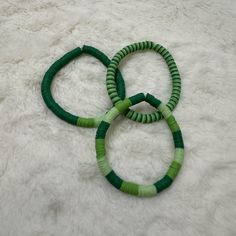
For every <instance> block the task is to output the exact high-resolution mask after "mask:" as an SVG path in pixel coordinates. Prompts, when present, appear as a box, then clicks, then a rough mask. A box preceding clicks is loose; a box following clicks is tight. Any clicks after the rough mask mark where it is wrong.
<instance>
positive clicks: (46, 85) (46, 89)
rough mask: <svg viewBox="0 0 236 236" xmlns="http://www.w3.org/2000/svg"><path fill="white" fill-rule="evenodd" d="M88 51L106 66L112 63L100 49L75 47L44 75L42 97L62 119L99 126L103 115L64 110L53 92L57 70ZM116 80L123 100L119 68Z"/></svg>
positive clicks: (85, 46)
mask: <svg viewBox="0 0 236 236" xmlns="http://www.w3.org/2000/svg"><path fill="white" fill-rule="evenodd" d="M83 53H86V54H89V55H91V56H94V57H95V58H97V59H98V60H99V61H101V62H102V64H103V65H104V66H106V67H107V66H108V65H109V63H110V59H109V58H108V57H107V56H106V55H105V54H104V53H102V52H101V51H99V50H98V49H96V48H94V47H91V46H87V45H84V46H83V48H82V49H81V48H79V47H78V48H75V49H73V50H72V51H70V52H68V53H66V54H65V55H64V56H63V57H61V58H60V59H59V60H57V61H56V62H54V63H53V64H52V65H51V67H50V68H49V69H48V70H47V72H46V73H45V75H44V77H43V81H42V84H41V93H42V97H43V99H44V102H45V103H46V105H47V106H48V108H49V109H50V110H51V111H52V112H53V113H54V114H55V115H56V116H57V117H59V118H61V119H62V120H64V121H66V122H68V123H70V124H72V125H77V126H82V127H97V126H98V125H99V123H100V122H101V120H102V118H103V116H98V117H94V118H83V117H80V116H77V115H73V114H71V113H69V112H67V111H66V110H64V109H63V108H62V107H61V106H60V105H59V104H58V103H57V102H56V101H55V99H54V98H53V95H52V93H51V85H52V82H53V79H54V78H55V75H56V74H57V72H58V71H59V70H60V69H62V68H63V67H64V66H65V65H67V64H68V63H69V62H71V61H72V60H74V59H75V58H77V57H79V56H80V55H81V54H83ZM115 81H116V85H115V88H116V90H117V93H118V94H119V96H120V97H121V99H122V100H123V99H124V98H125V84H124V80H123V77H122V75H121V73H120V71H119V70H117V72H116V75H115Z"/></svg>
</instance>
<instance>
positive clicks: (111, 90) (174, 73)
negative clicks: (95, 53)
mask: <svg viewBox="0 0 236 236" xmlns="http://www.w3.org/2000/svg"><path fill="white" fill-rule="evenodd" d="M146 49H149V50H153V51H155V52H157V53H159V54H160V55H161V56H162V57H163V59H164V60H165V61H166V63H167V65H168V68H169V70H170V74H171V77H172V93H171V97H170V99H169V101H168V103H167V104H166V106H167V107H168V108H169V109H170V110H171V111H172V110H173V109H174V108H175V106H176V105H177V103H178V101H179V97H180V92H181V79H180V74H179V71H178V68H177V65H176V64H175V61H174V59H173V57H172V55H171V54H170V53H169V52H168V51H167V49H165V48H164V47H163V46H161V45H160V44H155V43H153V42H151V41H145V42H139V43H134V44H131V45H128V46H126V47H124V48H122V49H121V50H120V51H119V52H117V53H116V54H115V56H114V57H113V58H112V59H111V63H110V64H109V66H108V68H107V75H106V85H107V91H108V94H109V96H110V98H111V100H112V102H113V104H116V103H117V102H119V101H121V100H123V99H122V98H121V97H120V96H119V94H118V91H117V89H116V83H115V74H116V70H117V69H118V66H119V63H120V62H121V60H122V59H123V58H124V57H126V56H127V55H128V54H130V53H133V52H135V51H142V50H146ZM125 115H126V117H128V118H129V119H131V120H133V121H137V122H142V123H151V122H154V121H158V120H160V119H161V118H162V116H161V113H160V112H159V111H155V112H153V113H150V114H142V113H141V112H136V111H133V110H130V109H128V110H127V111H126V113H125Z"/></svg>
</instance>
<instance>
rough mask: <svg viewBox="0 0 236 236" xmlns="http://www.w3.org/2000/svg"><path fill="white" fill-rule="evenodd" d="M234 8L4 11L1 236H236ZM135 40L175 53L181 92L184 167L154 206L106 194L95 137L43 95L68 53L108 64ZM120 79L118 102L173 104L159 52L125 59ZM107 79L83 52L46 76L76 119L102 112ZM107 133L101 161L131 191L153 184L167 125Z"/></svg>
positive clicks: (55, 6)
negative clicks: (138, 99)
mask: <svg viewBox="0 0 236 236" xmlns="http://www.w3.org/2000/svg"><path fill="white" fill-rule="evenodd" d="M235 10H236V7H235V1H233V0H232V1H229V0H225V1H221V0H215V1H213V0H212V1H203V0H202V1H195V0H191V1H166V0H163V1H154V0H153V1H150V0H145V1H133V0H128V1H124V0H120V1H109V0H100V1H85V0H84V1H64V0H62V1H56V0H50V1H45V0H35V1H27V0H18V1H17V0H11V1H10V0H6V1H1V3H0V33H1V37H0V55H1V57H0V73H1V74H0V111H1V119H0V130H1V134H0V235H1V236H52V235H59V236H65V235H66V236H67V235H68V236H69V235H70V236H74V235H85V236H87V235H88V236H90V235H129V236H142V235H145V236H146V235H148V236H152V235H153V236H156V235H165V236H172V235H174V236H175V235H177V236H178V235H181V236H182V235H183V236H185V235H186V236H189V235H194V236H195V235H220V236H221V235H224V236H225V235H226V236H228V235H236V224H235V219H236V208H235V205H236V185H235V176H236V157H235V153H236V129H235V127H236V119H235V112H236V107H235V101H236V93H235V89H236V84H235V75H236V70H235V60H236V56H235V38H236V33H235V32H236V30H235V20H236V18H235ZM142 40H152V41H154V42H157V43H160V44H162V45H163V46H165V47H166V48H167V49H168V50H169V51H170V53H171V54H172V55H173V57H174V59H175V60H176V63H177V65H178V67H179V70H180V73H181V76H182V88H183V90H182V94H181V99H180V103H179V104H178V106H177V107H176V109H175V110H174V115H175V117H176V119H177V121H178V123H179V124H180V126H181V130H182V132H183V136H184V141H185V148H186V149H185V150H186V153H185V161H184V163H183V168H182V169H181V171H180V173H179V176H178V177H177V178H176V180H175V182H174V184H173V185H172V186H171V187H170V188H169V189H168V190H166V191H165V192H162V193H161V194H160V195H158V196H156V197H154V198H150V199H141V198H137V197H133V196H129V195H127V194H124V193H121V192H119V191H118V190H116V189H115V188H113V187H112V186H111V185H110V184H109V183H108V182H107V181H106V180H105V179H104V177H102V175H101V174H100V173H99V169H98V167H97V163H96V157H95V144H94V143H95V132H96V130H95V129H84V128H76V127H74V126H72V125H69V124H67V123H65V122H63V121H61V120H59V119H58V118H57V117H56V116H55V115H54V114H53V113H52V112H51V111H49V109H48V108H47V107H46V106H45V104H44V102H43V100H42V97H41V94H40V83H41V81H42V77H43V74H44V73H45V71H46V70H47V68H48V67H49V65H50V64H51V63H53V62H54V61H55V60H56V59H58V58H59V57H61V56H62V55H63V54H64V53H65V52H67V51H69V50H71V49H73V48H75V47H77V46H82V45H83V44H88V45H93V46H95V47H98V48H99V49H100V50H102V51H103V52H105V53H106V54H107V55H108V56H109V57H112V56H113V55H114V54H115V53H116V52H117V51H118V50H119V49H120V48H122V47H124V46H126V45H128V44H130V43H132V42H136V41H137V42H138V41H142ZM120 69H121V71H122V73H123V75H124V79H125V81H126V86H127V95H129V96H130V95H133V94H135V93H137V92H145V93H146V92H149V93H152V94H154V95H156V96H157V97H158V98H160V99H161V100H162V101H167V100H168V98H169V96H170V92H171V87H170V86H171V83H170V76H169V74H168V69H167V67H166V65H165V63H164V61H163V60H162V59H161V57H160V56H159V55H156V54H155V53H153V52H146V53H137V54H136V55H131V56H129V57H127V58H126V60H124V61H122V63H121V65H120ZM105 75H106V70H105V68H104V66H103V65H101V64H100V63H99V62H98V61H97V60H95V59H94V58H91V57H89V56H82V57H81V58H80V59H78V60H76V61H75V62H73V63H71V64H70V65H69V66H68V67H66V68H65V69H63V70H62V71H61V72H60V73H59V75H58V76H57V78H56V79H55V83H54V86H53V93H54V94H55V98H56V99H57V100H58V101H59V102H60V103H61V104H62V106H63V107H64V108H66V109H68V110H69V111H71V112H73V113H74V114H76V113H77V114H81V115H84V116H91V115H98V114H102V113H103V112H104V110H107V109H109V107H110V106H111V101H110V100H109V97H108V95H107V93H106V88H105ZM134 109H136V110H139V111H141V110H142V111H146V112H148V111H152V110H153V109H152V108H151V107H150V106H148V105H146V104H145V103H142V104H141V105H138V106H136V107H135V108H134ZM108 135H109V141H108V143H107V149H108V150H109V151H108V157H109V160H110V163H111V165H112V167H113V169H114V170H115V171H116V172H117V173H118V174H119V175H120V176H121V177H122V178H124V179H126V180H128V181H135V182H138V183H140V184H148V183H152V182H154V181H155V180H157V179H158V178H160V177H161V176H163V174H164V173H165V171H166V170H167V168H168V165H169V164H170V163H171V161H172V159H173V155H174V148H173V143H172V137H171V133H170V131H169V129H168V128H167V126H166V124H165V122H164V121H161V122H158V123H153V124H149V125H147V124H146V125H145V124H139V123H134V122H132V121H131V120H128V119H125V118H123V117H119V118H118V119H117V121H116V122H114V123H113V124H112V128H111V129H110V130H109V134H108Z"/></svg>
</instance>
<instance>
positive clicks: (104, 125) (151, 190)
mask: <svg viewBox="0 0 236 236" xmlns="http://www.w3.org/2000/svg"><path fill="white" fill-rule="evenodd" d="M142 101H146V102H148V103H149V104H150V105H152V106H153V107H155V108H157V109H158V110H159V112H160V113H161V115H162V116H163V117H164V119H165V120H166V122H167V124H168V126H169V128H170V130H171V132H172V135H173V140H174V145H175V155H174V160H173V161H172V163H171V165H170V166H169V169H168V170H167V172H166V174H165V176H164V177H163V178H162V179H160V180H157V181H156V182H155V183H154V184H150V185H140V184H137V183H133V182H128V181H125V180H123V179H121V178H120V177H119V176H118V175H117V174H116V173H115V171H114V170H113V169H112V167H111V165H110V163H109V161H108V159H107V156H106V147H105V140H106V133H107V130H108V129H109V127H110V124H111V122H112V121H113V120H114V119H115V118H116V117H117V116H119V114H121V113H123V112H125V111H126V110H127V109H128V108H129V107H130V106H133V105H135V104H137V103H140V102H142ZM95 147H96V158H97V163H98V166H99V169H100V171H101V173H102V175H103V176H105V177H106V179H107V180H108V181H109V182H110V183H111V184H112V185H113V186H114V187H115V188H117V189H119V190H120V191H122V192H125V193H128V194H132V195H135V196H139V197H152V196H154V195H156V194H158V193H160V192H161V191H162V190H164V189H166V188H168V187H169V186H170V185H171V184H172V182H173V181H174V179H175V178H176V176H177V174H178V172H179V170H180V168H181V166H182V163H183V159H184V142H183V138H182V133H181V130H180V127H179V125H178V123H177V122H176V120H175V118H174V116H173V115H172V113H171V111H170V109H169V108H168V107H167V106H166V105H165V104H164V103H162V102H161V101H160V100H158V99H156V98H155V97H154V96H152V95H150V94H147V95H146V97H145V95H144V94H143V93H140V94H137V95H135V96H132V97H130V98H126V99H124V100H123V101H118V102H117V103H116V104H115V106H114V107H112V108H111V109H110V111H108V112H107V113H106V115H105V116H104V118H103V120H102V121H101V123H100V125H99V126H98V129H97V133H96V139H95Z"/></svg>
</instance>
